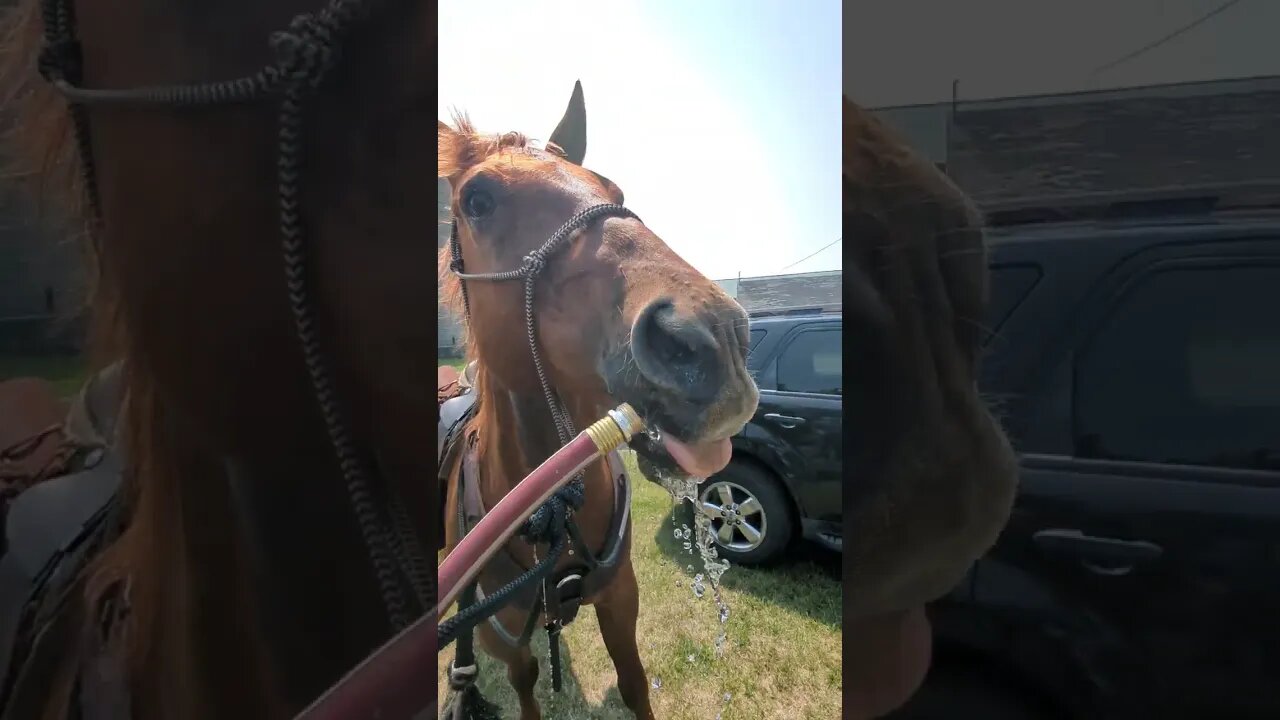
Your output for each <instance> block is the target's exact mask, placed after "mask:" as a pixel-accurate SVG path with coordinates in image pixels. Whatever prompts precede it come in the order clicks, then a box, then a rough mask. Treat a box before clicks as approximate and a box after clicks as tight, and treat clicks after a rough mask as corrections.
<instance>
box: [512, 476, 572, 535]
mask: <svg viewBox="0 0 1280 720" xmlns="http://www.w3.org/2000/svg"><path fill="white" fill-rule="evenodd" d="M584 500H586V488H585V487H584V486H583V483H582V476H581V475H579V476H578V477H576V478H574V479H573V480H572V481H571V482H570V483H569V484H568V485H565V486H564V487H562V488H560V489H559V490H557V491H555V493H554V494H553V495H552V496H551V497H549V498H547V501H546V502H544V503H543V504H542V505H540V506H538V509H537V510H535V511H534V512H533V514H532V515H530V516H529V519H528V520H525V521H524V525H523V526H521V528H520V534H521V535H523V536H524V538H525V539H526V540H528V541H529V542H533V543H551V542H553V541H554V540H555V539H556V538H558V537H560V535H561V533H563V532H564V530H565V523H567V522H568V521H569V515H570V513H571V512H572V511H574V510H581V509H582V504H583V501H584Z"/></svg>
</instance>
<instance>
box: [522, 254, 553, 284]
mask: <svg viewBox="0 0 1280 720" xmlns="http://www.w3.org/2000/svg"><path fill="white" fill-rule="evenodd" d="M546 264H547V257H546V255H545V254H543V252H542V249H541V248H539V249H537V250H534V251H533V252H531V253H529V254H528V255H525V256H524V260H523V261H521V263H520V274H521V275H522V276H524V277H529V276H530V274H537V273H539V272H541V271H542V268H543V267H545V266H546Z"/></svg>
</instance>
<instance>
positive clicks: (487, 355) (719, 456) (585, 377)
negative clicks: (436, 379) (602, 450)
mask: <svg viewBox="0 0 1280 720" xmlns="http://www.w3.org/2000/svg"><path fill="white" fill-rule="evenodd" d="M437 129H438V140H439V149H440V155H439V174H440V176H441V177H445V178H447V179H448V180H449V183H450V185H451V187H452V208H453V221H452V222H453V224H454V227H453V230H452V232H453V238H454V239H453V241H452V242H451V244H450V246H446V247H445V248H444V249H443V250H442V252H441V257H440V268H441V281H442V284H443V286H444V287H445V288H446V291H447V293H449V294H451V295H452V296H453V297H454V301H455V304H456V307H457V309H459V310H460V311H463V312H465V313H468V314H469V316H470V317H469V320H468V333H469V345H470V354H471V355H472V356H474V357H476V358H479V359H480V360H481V364H482V366H483V367H484V370H485V373H486V374H487V376H488V377H491V378H492V379H493V380H494V381H495V382H497V383H499V384H500V385H501V386H502V387H504V388H506V389H508V390H511V391H515V392H518V393H523V394H529V393H532V394H535V395H537V394H539V393H538V389H539V386H540V385H542V384H543V383H542V382H541V379H540V378H539V374H540V373H539V366H541V367H542V374H544V375H545V377H546V380H547V382H546V383H545V385H546V386H548V387H550V388H554V389H555V392H557V393H559V394H560V395H562V396H564V397H563V401H564V403H565V404H566V406H567V407H568V409H569V411H570V414H571V415H573V416H574V417H575V418H576V419H578V420H579V421H589V420H592V419H595V418H597V417H600V416H601V415H603V413H604V412H605V411H606V410H607V409H608V408H610V407H612V406H614V405H616V404H617V403H619V402H628V403H630V404H631V405H632V406H633V407H634V408H635V409H636V410H637V411H638V412H639V413H640V415H641V416H642V417H644V418H645V419H646V421H647V423H648V424H649V425H650V426H651V427H657V428H660V435H661V439H660V440H657V441H652V440H642V441H641V442H639V443H637V447H638V449H639V451H640V456H641V460H642V467H643V468H645V469H647V470H651V471H653V472H654V473H658V474H662V473H666V474H677V473H679V474H685V475H688V476H695V477H705V476H707V475H710V474H711V473H714V472H716V471H718V470H720V469H721V468H722V467H724V465H725V464H726V463H727V462H728V460H729V454H730V446H729V437H730V436H732V435H733V434H735V433H736V432H738V431H739V430H740V429H741V428H742V427H743V425H744V424H745V423H746V421H747V420H748V419H750V417H751V415H752V413H753V412H754V411H755V407H756V402H757V400H758V393H757V390H756V387H755V383H754V381H753V380H752V378H751V377H750V376H749V375H748V373H747V369H746V365H745V359H746V354H747V349H748V339H747V316H746V313H745V312H744V311H743V309H742V307H741V306H740V305H738V303H737V302H735V301H734V300H733V299H732V298H731V297H729V295H728V294H727V293H725V291H724V290H723V289H721V288H720V286H719V285H717V284H716V283H714V282H712V281H711V280H708V279H707V278H706V277H705V276H703V275H702V274H701V273H699V272H698V271H697V270H695V269H694V268H693V267H691V266H690V265H689V264H688V263H687V262H685V261H684V260H683V259H681V258H680V256H679V255H677V254H676V253H675V252H673V251H672V250H671V248H670V247H668V246H667V244H666V243H665V242H663V240H662V238H660V237H658V235H657V234H656V233H654V232H653V231H652V230H650V229H649V228H648V227H647V226H646V225H645V224H644V223H643V222H642V221H641V220H640V219H639V218H637V217H635V216H634V215H632V214H630V213H629V212H626V211H623V210H622V209H621V206H622V205H623V203H624V198H623V193H622V190H621V189H620V188H619V187H618V185H616V184H615V183H614V182H612V181H611V180H609V179H608V178H606V177H605V176H604V175H601V174H600V173H598V172H594V171H592V170H589V169H587V168H586V167H585V166H584V165H583V160H584V158H585V156H586V149H587V136H586V129H587V122H586V108H585V105H584V103H583V95H582V87H581V85H580V84H579V85H577V86H576V87H575V88H574V92H573V95H572V97H571V99H570V101H569V105H568V109H567V110H566V111H565V114H564V117H563V118H562V119H561V120H560V122H559V124H558V125H557V126H556V128H555V131H554V132H553V133H551V135H550V137H549V139H548V141H547V142H546V143H545V145H542V146H539V145H537V144H535V143H533V142H531V141H530V140H529V139H528V138H527V137H525V136H524V135H522V134H520V133H507V134H504V135H496V136H487V135H482V134H479V133H477V132H476V130H475V129H474V127H472V125H471V123H470V122H469V121H468V120H467V119H466V117H465V116H459V117H457V118H455V122H454V124H453V125H452V126H450V125H448V124H445V123H443V122H440V123H438V127H437ZM593 208H603V209H604V210H603V211H602V218H601V219H598V220H594V221H586V222H583V223H581V224H580V226H575V227H573V228H571V229H570V230H569V232H568V234H567V235H565V233H564V232H563V231H562V230H561V228H562V226H564V225H565V223H566V222H568V221H569V220H570V219H571V218H574V217H575V216H577V215H578V214H580V213H584V212H586V213H590V212H592V209H593ZM610 208H613V209H612V210H611V209H610ZM558 232H559V234H560V235H565V236H564V237H563V238H561V239H562V240H563V241H562V242H559V243H558V244H556V246H555V247H554V248H553V249H551V252H550V254H549V255H547V256H545V257H543V256H542V250H541V248H543V247H544V246H545V245H547V243H548V239H549V238H552V237H553V236H557V234H558ZM531 257H533V258H534V260H533V262H534V264H536V265H537V266H538V274H537V276H536V277H535V278H534V285H533V290H532V295H530V296H528V297H526V287H525V286H524V285H522V284H521V283H519V282H481V281H476V280H466V279H464V280H461V281H460V278H459V276H458V275H457V273H458V272H463V273H464V275H462V277H463V278H468V277H473V276H481V278H480V279H485V278H483V276H491V275H493V274H495V273H504V272H513V271H518V270H519V269H521V268H522V267H525V266H527V265H528V264H529V263H530V262H531V260H530V258H531ZM459 261H460V262H459ZM523 277H524V278H526V279H527V275H526V276H523ZM464 293H465V295H464ZM464 298H465V307H463V300H464ZM526 303H532V305H529V306H528V307H527V308H526ZM526 309H527V310H529V312H528V313H526V312H525V311H526ZM534 317H536V324H534V326H533V328H530V327H529V326H528V325H529V323H528V320H529V319H531V318H534ZM530 332H532V333H533V336H530ZM526 338H528V339H527V340H526ZM534 353H537V354H538V355H540V356H542V357H540V358H535V357H533V354H534ZM535 360H537V361H535ZM647 474H650V473H647Z"/></svg>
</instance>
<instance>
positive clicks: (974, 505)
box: [843, 99, 1017, 720]
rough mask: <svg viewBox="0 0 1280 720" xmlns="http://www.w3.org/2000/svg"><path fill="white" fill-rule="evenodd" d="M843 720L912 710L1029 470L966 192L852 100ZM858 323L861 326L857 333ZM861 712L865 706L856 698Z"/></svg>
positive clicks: (847, 177)
mask: <svg viewBox="0 0 1280 720" xmlns="http://www.w3.org/2000/svg"><path fill="white" fill-rule="evenodd" d="M843 175H844V213H845V216H844V234H845V238H846V239H848V240H850V241H851V242H850V245H849V247H850V248H851V249H852V254H851V256H847V257H848V259H847V260H846V263H845V268H844V272H845V279H844V294H845V303H844V308H845V313H846V322H845V333H846V339H845V341H846V343H848V346H849V347H850V348H853V349H854V352H853V353H851V354H850V356H849V358H850V360H849V362H850V364H851V367H850V368H848V369H847V370H846V372H848V373H852V376H853V381H852V382H851V383H849V387H850V396H849V397H846V398H845V404H844V412H845V421H846V423H852V436H853V437H855V438H857V441H856V442H855V443H854V444H853V445H852V446H851V450H850V452H849V453H848V454H847V455H846V456H845V468H846V472H847V473H848V477H849V478H850V481H849V483H848V489H847V491H846V494H845V502H846V503H847V504H848V506H849V507H850V508H851V512H850V513H849V514H848V516H847V517H846V518H845V528H846V530H845V533H846V537H845V553H844V582H845V587H846V589H845V592H844V623H845V624H844V632H845V634H846V637H848V638H849V640H848V641H847V642H846V644H845V648H846V649H845V655H844V668H845V682H846V684H847V686H848V687H849V688H850V689H851V691H852V692H851V693H850V694H848V695H846V696H845V697H846V705H845V707H844V717H847V718H855V719H858V720H862V719H864V718H870V717H877V716H879V715H881V714H883V713H885V712H887V711H888V710H890V709H892V708H894V707H896V706H897V705H899V704H901V703H902V702H903V701H904V700H905V699H906V698H907V696H908V695H910V694H911V693H912V692H914V690H915V689H916V687H918V686H919V684H920V682H921V680H922V679H923V677H924V673H925V670H926V669H927V667H928V665H929V626H928V622H927V620H925V617H924V613H923V605H924V604H925V603H926V602H928V601H930V600H933V599H936V598H938V597H940V596H942V595H943V594H945V593H946V592H948V591H949V590H950V589H951V588H953V587H955V585H956V584H957V583H958V582H959V581H960V580H961V579H962V578H963V576H964V574H965V572H966V571H967V570H968V569H969V567H970V566H971V565H972V563H973V561H974V560H975V559H977V558H978V557H979V556H980V555H982V553H984V552H985V551H986V550H987V549H988V548H989V547H990V546H991V545H992V543H994V542H995V539H996V536H997V535H998V534H999V532H1000V529H1001V528H1002V527H1003V526H1004V523H1005V521H1006V519H1007V518H1008V515H1009V510H1010V506H1011V504H1012V501H1013V494H1014V489H1015V487H1016V485H1017V474H1016V465H1015V464H1014V459H1013V453H1012V451H1011V449H1010V447H1009V443H1008V441H1007V440H1006V438H1005V435H1004V433H1003V432H1002V431H1001V429H1000V426H999V425H998V424H997V422H996V421H995V419H994V418H993V417H992V416H991V414H990V413H989V412H988V410H987V407H986V405H985V404H984V402H983V401H982V399H981V398H980V396H979V395H978V390H977V386H976V379H977V373H978V360H979V352H980V350H981V346H982V340H983V338H984V333H983V330H982V325H981V322H982V319H983V317H984V310H985V304H986V299H987V260H986V253H985V246H984V240H983V230H982V220H981V217H980V216H979V214H978V213H977V212H976V211H975V210H974V208H973V207H972V206H971V205H970V203H969V202H968V200H967V198H966V197H965V196H964V194H963V193H962V192H961V191H960V190H959V189H957V188H956V187H955V186H954V185H952V184H951V183H950V182H949V181H948V180H947V178H946V177H945V176H944V175H943V174H942V173H940V172H938V171H937V170H936V169H935V168H934V167H933V165H931V164H930V163H929V162H928V161H927V160H925V159H924V158H922V157H920V156H918V155H916V154H915V153H913V152H911V151H910V150H909V149H907V146H906V144H905V143H904V142H902V140H900V139H899V138H898V137H896V136H895V135H894V134H893V133H892V132H890V131H889V130H888V128H886V127H885V126H884V125H883V124H882V123H880V122H879V121H878V120H877V119H876V118H875V117H873V116H872V115H871V114H870V113H867V112H866V111H864V110H863V109H861V108H859V107H858V106H857V105H855V104H853V103H852V102H849V101H848V100H847V99H846V100H845V106H844V173H843ZM850 317H851V318H852V321H850ZM850 699H851V700H852V703H850V702H849V700H850Z"/></svg>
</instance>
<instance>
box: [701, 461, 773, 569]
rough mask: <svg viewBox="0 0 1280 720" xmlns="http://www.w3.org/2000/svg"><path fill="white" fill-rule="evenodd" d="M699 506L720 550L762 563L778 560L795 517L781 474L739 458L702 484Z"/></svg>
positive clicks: (732, 558)
mask: <svg viewBox="0 0 1280 720" xmlns="http://www.w3.org/2000/svg"><path fill="white" fill-rule="evenodd" d="M698 509H699V511H700V512H702V513H703V514H704V515H706V516H707V517H708V518H710V519H711V531H712V533H713V534H714V535H715V540H716V547H717V550H718V551H719V553H720V556H721V557H723V558H725V559H727V560H728V561H729V562H731V563H736V564H741V565H760V564H763V563H767V562H769V561H770V560H776V559H777V558H778V556H779V555H781V554H782V551H783V550H784V549H786V547H787V544H788V543H790V542H791V536H792V532H793V527H794V525H795V523H794V522H793V521H792V519H791V504H790V502H788V500H787V497H786V495H785V494H784V493H783V491H782V488H781V487H779V485H778V482H777V480H775V479H774V478H773V477H771V476H770V475H769V473H767V472H765V471H764V470H762V469H760V468H758V467H756V466H754V465H751V464H749V463H746V462H743V461H740V460H735V461H731V462H730V463H729V466H728V467H726V468H725V469H724V470H723V471H721V472H719V473H717V474H715V475H712V476H711V477H710V478H708V479H707V480H706V481H704V482H703V483H702V485H701V486H700V487H699V488H698Z"/></svg>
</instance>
